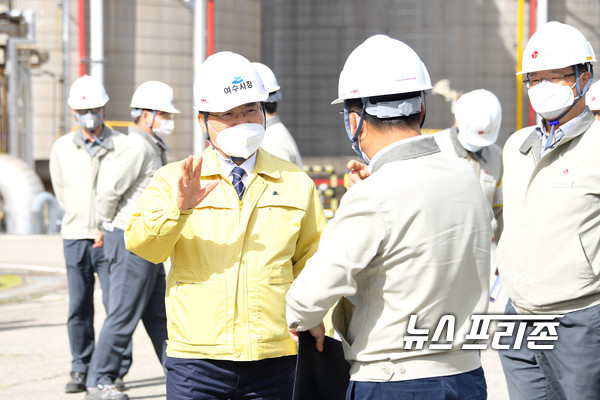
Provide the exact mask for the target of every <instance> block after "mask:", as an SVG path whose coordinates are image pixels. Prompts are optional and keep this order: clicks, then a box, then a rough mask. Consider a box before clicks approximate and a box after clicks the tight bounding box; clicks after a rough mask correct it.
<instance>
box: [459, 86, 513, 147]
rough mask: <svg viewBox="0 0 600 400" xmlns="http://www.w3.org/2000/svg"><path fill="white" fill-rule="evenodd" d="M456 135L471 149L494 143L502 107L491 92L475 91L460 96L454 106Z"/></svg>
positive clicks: (500, 120)
mask: <svg viewBox="0 0 600 400" xmlns="http://www.w3.org/2000/svg"><path fill="white" fill-rule="evenodd" d="M454 117H455V118H456V125H457V126H458V135H459V136H460V138H461V141H465V142H467V143H468V144H470V145H471V146H472V147H487V146H490V145H492V144H494V143H495V142H496V139H498V132H499V131H500V124H501V123H502V106H501V105H500V100H498V98H497V97H496V95H495V94H493V93H492V92H490V91H488V90H485V89H477V90H473V91H472V92H468V93H465V94H463V95H462V96H460V98H459V99H458V100H457V101H456V104H455V106H454Z"/></svg>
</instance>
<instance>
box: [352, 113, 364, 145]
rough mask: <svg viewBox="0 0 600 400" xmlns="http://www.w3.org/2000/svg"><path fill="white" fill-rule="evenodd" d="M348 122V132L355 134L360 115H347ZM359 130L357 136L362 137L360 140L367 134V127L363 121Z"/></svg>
mask: <svg viewBox="0 0 600 400" xmlns="http://www.w3.org/2000/svg"><path fill="white" fill-rule="evenodd" d="M348 122H349V123H350V130H351V131H352V134H355V133H356V128H357V127H358V125H359V124H360V115H359V114H358V113H355V112H353V113H350V115H348ZM360 130H361V132H360V133H359V136H361V135H364V136H362V138H363V139H364V138H365V137H366V133H367V126H366V124H365V121H363V123H362V125H361V128H360Z"/></svg>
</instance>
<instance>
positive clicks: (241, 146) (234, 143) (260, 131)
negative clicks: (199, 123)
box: [209, 123, 265, 159]
mask: <svg viewBox="0 0 600 400" xmlns="http://www.w3.org/2000/svg"><path fill="white" fill-rule="evenodd" d="M209 128H210V129H212V127H210V125H209ZM213 131H214V129H213ZM264 136H265V127H264V126H263V125H262V124H256V123H246V124H239V125H234V126H232V127H230V128H225V129H223V130H222V131H221V132H217V146H219V149H221V151H222V152H223V153H225V154H227V155H228V156H229V157H240V158H243V159H247V158H248V157H250V156H251V155H252V154H254V153H255V152H256V150H258V147H259V146H260V143H261V142H262V140H263V137H264Z"/></svg>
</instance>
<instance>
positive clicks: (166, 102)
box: [129, 81, 179, 114]
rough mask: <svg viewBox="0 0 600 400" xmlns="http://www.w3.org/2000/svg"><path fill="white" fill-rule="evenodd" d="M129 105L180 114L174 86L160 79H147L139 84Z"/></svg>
mask: <svg viewBox="0 0 600 400" xmlns="http://www.w3.org/2000/svg"><path fill="white" fill-rule="evenodd" d="M129 107H131V108H137V109H143V110H157V111H163V112H166V113H171V114H179V110H178V109H176V108H175V101H174V100H173V88H172V87H171V86H169V85H167V84H166V83H163V82H159V81H146V82H144V83H142V84H141V85H140V86H138V87H137V89H135V92H134V93H133V96H132V97H131V104H130V105H129Z"/></svg>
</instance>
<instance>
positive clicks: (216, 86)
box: [194, 51, 269, 112]
mask: <svg viewBox="0 0 600 400" xmlns="http://www.w3.org/2000/svg"><path fill="white" fill-rule="evenodd" d="M268 96H269V92H267V91H266V89H265V87H264V85H263V83H262V80H261V79H260V75H259V74H258V71H257V70H256V68H254V66H253V65H252V63H251V62H250V61H248V60H247V59H246V58H245V57H243V56H241V55H239V54H236V53H232V52H230V51H222V52H219V53H215V54H213V55H212V56H210V57H208V58H207V59H206V60H205V61H204V62H203V63H202V65H201V66H200V68H199V70H198V77H197V78H196V82H195V83H194V108H196V110H198V111H206V112H223V111H227V110H231V109H232V108H235V107H237V106H240V105H242V104H246V103H253V102H257V101H265V100H266V99H267V97H268Z"/></svg>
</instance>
